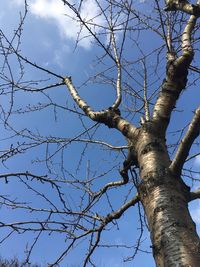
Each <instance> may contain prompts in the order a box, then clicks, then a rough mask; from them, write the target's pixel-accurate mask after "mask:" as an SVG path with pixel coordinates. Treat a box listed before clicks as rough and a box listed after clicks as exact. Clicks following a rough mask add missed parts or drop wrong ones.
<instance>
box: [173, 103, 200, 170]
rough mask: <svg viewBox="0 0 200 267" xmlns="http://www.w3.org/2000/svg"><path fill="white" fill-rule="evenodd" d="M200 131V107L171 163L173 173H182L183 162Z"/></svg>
mask: <svg viewBox="0 0 200 267" xmlns="http://www.w3.org/2000/svg"><path fill="white" fill-rule="evenodd" d="M199 133H200V107H199V108H198V109H197V110H196V111H195V114H194V117H193V119H192V121H191V123H190V125H189V127H188V130H187V132H186V134H185V136H184V137H183V139H182V141H181V143H180V145H179V147H178V150H177V152H176V155H175V157H174V159H173V161H172V163H171V165H170V169H171V170H172V172H173V173H179V174H180V173H181V170H182V167H183V164H184V163H185V161H186V159H187V157H188V154H189V151H190V148H191V146H192V144H193V142H194V140H195V139H196V138H197V136H198V135H199Z"/></svg>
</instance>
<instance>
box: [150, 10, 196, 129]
mask: <svg viewBox="0 0 200 267" xmlns="http://www.w3.org/2000/svg"><path fill="white" fill-rule="evenodd" d="M196 20H197V18H196V17H195V16H193V15H192V16H190V18H189V19H188V21H187V24H186V26H185V29H184V31H183V34H182V45H181V46H182V55H180V56H179V57H178V58H176V54H175V53H174V52H173V51H171V52H168V53H167V67H166V79H164V81H163V84H162V86H161V91H160V95H159V97H158V99H157V101H156V104H155V106H154V111H153V120H154V122H156V123H159V124H162V131H163V134H165V132H166V129H167V126H168V124H169V121H170V116H171V113H172V111H173V109H174V107H175V106H176V101H177V100H178V98H179V96H180V93H181V92H182V91H183V89H184V88H185V86H186V84H187V76H188V69H189V66H190V63H191V62H192V60H193V57H194V51H193V47H192V44H191V35H192V31H193V30H194V27H195V25H196Z"/></svg>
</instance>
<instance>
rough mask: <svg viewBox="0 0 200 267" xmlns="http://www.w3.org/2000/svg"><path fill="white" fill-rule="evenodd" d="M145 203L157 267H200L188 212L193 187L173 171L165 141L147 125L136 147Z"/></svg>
mask: <svg viewBox="0 0 200 267" xmlns="http://www.w3.org/2000/svg"><path fill="white" fill-rule="evenodd" d="M136 151H137V157H138V163H139V168H140V176H141V183H140V185H139V188H138V192H139V197H140V199H141V202H142V204H143V207H144V210H145V213H146V216H147V221H148V226H149V231H150V233H151V241H152V249H153V255H154V258H155V262H156V266H159V267H176V266H181V267H186V266H187V267H189V266H191V267H199V266H200V240H199V237H198V235H197V232H196V227H195V224H194V222H193V221H192V218H191V216H190V214H189V210H188V201H189V198H190V188H189V187H188V186H187V185H185V183H184V182H183V180H182V179H181V177H180V176H179V175H176V174H175V173H172V171H171V170H170V168H169V166H170V163H171V161H170V158H169V156H168V152H167V148H166V144H165V139H164V138H163V137H162V136H159V133H158V132H157V129H156V128H155V125H154V124H153V123H151V122H146V123H145V124H144V125H143V126H142V128H141V130H140V136H139V138H138V142H137V144H136Z"/></svg>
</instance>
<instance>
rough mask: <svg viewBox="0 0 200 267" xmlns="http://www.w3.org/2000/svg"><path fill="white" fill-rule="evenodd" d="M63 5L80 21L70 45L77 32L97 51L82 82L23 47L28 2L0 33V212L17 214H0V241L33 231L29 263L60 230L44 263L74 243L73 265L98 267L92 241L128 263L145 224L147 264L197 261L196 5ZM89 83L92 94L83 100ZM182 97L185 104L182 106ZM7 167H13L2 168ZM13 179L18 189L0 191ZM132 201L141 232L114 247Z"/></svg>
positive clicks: (199, 115) (108, 1) (199, 9)
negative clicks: (15, 22) (88, 12)
mask: <svg viewBox="0 0 200 267" xmlns="http://www.w3.org/2000/svg"><path fill="white" fill-rule="evenodd" d="M60 2H62V3H63V13H64V14H66V16H68V17H69V16H70V17H71V19H72V20H74V23H76V24H77V23H79V25H80V27H79V31H78V33H77V41H76V44H75V48H77V47H78V46H79V44H81V42H82V41H84V40H85V38H89V39H88V40H90V41H91V42H92V44H91V45H92V46H93V47H95V46H96V50H95V54H94V55H93V56H94V57H93V66H94V67H93V68H92V70H91V71H90V72H89V73H88V75H87V77H86V78H82V79H81V78H80V77H79V74H77V76H72V77H71V76H70V73H66V76H65V75H63V74H57V73H56V72H55V71H54V70H50V69H48V68H46V67H44V66H43V65H42V64H39V63H37V62H36V61H35V60H32V59H31V58H29V57H28V56H27V55H25V54H24V52H23V42H22V39H21V38H22V32H23V27H24V23H25V18H26V17H27V12H28V4H29V3H28V1H25V3H24V7H25V9H24V12H23V14H21V17H20V24H19V26H18V28H17V29H16V30H15V32H14V35H13V36H12V37H9V36H7V35H6V33H5V31H3V30H1V32H0V41H1V43H0V45H1V66H2V67H1V84H0V89H1V99H2V102H1V130H2V136H3V137H2V139H1V144H2V149H1V154H0V158H1V162H2V168H3V169H5V168H8V171H7V172H6V171H3V172H2V173H1V174H0V178H1V181H2V184H4V183H5V185H3V190H4V192H1V196H0V202H1V205H2V210H3V212H5V211H6V214H7V212H8V211H7V210H10V212H12V213H13V214H14V215H13V216H15V214H16V216H17V218H19V216H18V215H17V214H20V220H17V221H15V222H11V221H8V220H7V219H6V218H3V217H2V218H3V219H1V222H0V227H1V229H5V234H4V237H3V238H2V239H1V240H0V243H1V244H4V243H6V242H7V241H8V240H9V239H10V238H12V237H13V235H15V234H16V233H18V234H26V233H27V232H31V233H33V234H34V238H33V241H32V243H29V246H28V247H27V251H26V260H25V264H26V263H29V261H30V257H31V255H32V253H33V251H34V249H35V247H36V246H37V244H38V243H39V242H40V238H42V237H41V236H42V235H43V234H46V233H48V235H49V236H48V238H52V240H53V238H54V235H55V234H56V233H57V234H58V235H59V236H60V235H62V236H63V238H64V239H65V244H64V246H63V248H59V249H58V251H61V250H60V249H62V251H61V252H60V254H58V256H57V258H56V259H55V260H54V262H52V263H50V264H49V266H56V265H58V264H59V263H60V262H62V260H63V259H64V258H65V257H69V255H70V253H71V251H73V249H74V248H75V247H76V246H77V245H78V244H81V242H80V241H81V240H83V243H84V246H83V247H84V249H85V251H84V252H83V255H82V256H83V258H84V260H83V264H82V265H83V266H90V265H91V266H96V265H95V262H94V259H95V256H93V254H94V255H95V252H96V250H97V249H100V248H101V249H103V248H106V249H107V248H115V249H119V248H120V247H121V248H124V249H130V250H131V255H130V254H129V256H127V258H126V259H124V260H125V261H128V260H133V259H134V257H135V255H136V254H137V253H138V252H139V251H142V250H143V248H142V241H143V237H142V235H143V232H144V228H145V227H147V229H148V230H149V232H150V237H151V242H152V246H151V248H152V253H153V257H154V259H155V263H156V266H160V267H162V266H163V267H164V266H167V267H169V266H171V267H172V266H174V267H175V266H192V267H198V266H199V263H200V240H199V237H198V234H197V232H196V226H195V223H194V222H193V220H192V218H191V216H190V212H189V209H188V203H189V202H190V201H193V200H196V199H199V198H200V190H199V189H198V190H197V191H195V192H192V191H191V188H190V187H191V186H192V185H193V184H194V183H195V182H196V181H198V179H197V178H196V176H195V170H193V169H191V165H190V161H191V160H192V159H194V158H195V157H197V156H198V155H199V152H198V146H199V142H198V139H197V138H198V136H199V131H200V107H199V106H198V104H199V103H198V102H199V100H198V97H199V92H198V80H199V73H200V69H199V68H198V64H199V62H198V59H199V35H198V30H199V23H198V18H199V16H200V1H196V2H195V1H193V2H194V3H191V2H192V1H178V0H175V1H159V0H155V1H148V2H147V1H143V3H142V4H141V3H139V1H133V0H130V1H129V0H122V1H115V0H105V1H99V0H95V1H92V3H95V5H96V7H97V8H98V14H95V16H94V17H91V16H89V17H87V16H86V17H84V14H83V12H82V10H83V6H84V5H87V4H89V1H84V0H81V1H76V3H74V2H73V3H72V1H65V0H60ZM69 64H70V62H66V65H69ZM26 68H27V70H26ZM68 69H69V67H68ZM77 69H78V66H77ZM27 71H32V75H33V77H32V78H30V75H28V74H27ZM79 71H81V70H79ZM82 72H84V70H82ZM84 77H85V76H84ZM59 88H60V89H59ZM99 88H100V89H99ZM66 89H67V90H66ZM59 90H62V94H60V91H59ZM95 90H96V91H98V90H99V91H100V94H99V96H100V97H98V99H97V100H95V101H92V98H91V97H90V96H89V95H90V93H91V94H93V93H94V91H95ZM96 91H95V92H96ZM88 92H89V93H88ZM102 92H103V93H102ZM58 94H60V97H58ZM103 94H104V96H103ZM38 95H39V97H38ZM101 97H102V99H100V98H101ZM38 98H39V101H38V100H37V99H38ZM67 98H68V102H66V101H65V100H64V101H63V99H67ZM184 98H190V99H191V100H190V102H189V106H188V107H186V106H185V104H183V103H185V102H183V100H184ZM85 99H88V100H87V101H86V100H85ZM111 99H112V101H113V102H112V103H110V104H108V106H107V107H105V104H106V105H107V101H111ZM178 100H179V101H178ZM3 101H4V102H3ZM29 101H30V102H29ZM37 101H38V102H37ZM196 102H197V103H196ZM4 103H5V104H4ZM99 106H102V108H100V109H99ZM188 108H189V110H190V111H189V110H188ZM181 109H182V110H181ZM52 111H53V113H52ZM189 112H190V113H189ZM192 113H193V118H191V115H192ZM38 114H39V115H38ZM42 114H48V115H45V116H44V118H45V122H44V123H45V126H43V125H41V123H39V122H38V118H39V117H40V116H42ZM52 114H53V116H51V115H52ZM17 118H21V121H22V120H24V123H23V122H21V125H18V124H17V123H16V121H17V120H18V122H19V119H17ZM190 118H191V121H190ZM177 121H178V123H177ZM72 122H73V124H72ZM70 123H71V124H70ZM60 125H61V126H60ZM59 127H61V128H60V130H59ZM56 129H58V131H56ZM61 131H62V133H61V134H60V132H61ZM116 132H118V134H117V133H116ZM69 133H70V134H72V133H73V136H69ZM73 152H74V153H73ZM94 153H95V157H94ZM35 155H36V156H35ZM101 158H102V160H101ZM15 162H18V164H19V167H15V168H11V167H10V165H9V164H12V163H15ZM30 162H31V163H30ZM23 164H24V165H25V166H23ZM10 170H11V171H10ZM84 172H85V175H84ZM117 177H118V178H117ZM10 184H13V185H14V186H15V187H16V188H19V186H20V185H21V186H22V189H20V190H21V191H19V189H17V190H16V191H17V192H13V193H11V194H10V195H9V193H6V194H5V191H6V188H8V192H9V190H10V187H9V185H10ZM22 190H23V191H22ZM22 192H23V193H22ZM17 196H18V197H17ZM132 207H134V209H137V210H138V218H139V221H138V224H139V228H140V233H139V236H138V239H137V240H135V241H134V240H133V242H134V243H133V244H132V245H130V244H129V243H128V244H127V243H126V240H124V244H117V245H116V244H115V243H112V241H111V240H109V234H110V232H111V231H112V230H113V231H114V230H115V229H118V228H120V219H121V218H122V215H125V214H126V211H128V210H131V212H133V211H132V209H131V208H132ZM18 212H20V213H18ZM133 227H134V225H133V223H131V222H130V231H131V230H132V228H133ZM108 230H109V231H108ZM102 235H104V236H106V238H102ZM107 236H108V237H107ZM46 237H47V236H45V238H46ZM149 250H150V249H149ZM144 252H148V251H144ZM97 266H98V264H97Z"/></svg>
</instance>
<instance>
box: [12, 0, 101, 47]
mask: <svg viewBox="0 0 200 267" xmlns="http://www.w3.org/2000/svg"><path fill="white" fill-rule="evenodd" d="M12 3H14V4H17V5H23V4H24V0H12ZM70 3H71V4H75V3H76V1H70ZM28 5H29V10H30V12H31V14H32V15H34V16H35V17H37V18H40V19H44V20H46V21H48V22H49V23H54V24H55V25H56V26H57V28H58V30H59V32H60V34H61V36H62V37H63V38H67V39H70V40H72V41H76V40H77V37H78V39H79V40H80V42H79V45H80V46H82V47H84V48H86V49H89V48H90V47H91V41H92V37H91V36H88V34H89V33H88V31H87V29H85V28H84V27H83V28H81V27H80V23H79V22H78V20H77V18H76V16H75V14H74V13H73V11H72V10H71V9H70V8H69V7H67V6H66V5H64V4H63V3H62V1H58V0H29V1H28ZM80 14H81V17H82V18H83V19H84V20H86V21H89V22H90V23H95V24H96V25H103V24H104V20H103V18H102V16H100V15H99V14H100V10H99V8H98V6H97V4H96V2H95V0H85V1H83V3H82V6H81V10H80ZM95 30H96V31H97V32H98V28H96V29H95Z"/></svg>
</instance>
